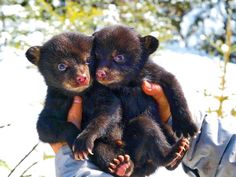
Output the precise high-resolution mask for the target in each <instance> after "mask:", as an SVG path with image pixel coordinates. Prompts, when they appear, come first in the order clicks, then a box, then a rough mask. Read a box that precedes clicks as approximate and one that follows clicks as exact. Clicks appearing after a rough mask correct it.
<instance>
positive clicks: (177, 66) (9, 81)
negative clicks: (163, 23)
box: [0, 47, 236, 177]
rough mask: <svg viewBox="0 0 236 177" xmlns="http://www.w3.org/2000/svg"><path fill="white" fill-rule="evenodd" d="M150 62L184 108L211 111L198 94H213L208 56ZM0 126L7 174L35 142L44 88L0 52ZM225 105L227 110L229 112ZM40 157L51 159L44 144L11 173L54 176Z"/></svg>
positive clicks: (171, 53)
mask: <svg viewBox="0 0 236 177" xmlns="http://www.w3.org/2000/svg"><path fill="white" fill-rule="evenodd" d="M153 60H154V61H155V62H157V63H158V64H160V65H162V66H163V67H165V68H166V69H167V70H168V71H170V72H172V73H174V74H175V75H176V77H177V78H178V79H179V81H180V83H181V85H182V87H183V89H184V92H185V94H186V97H187V99H188V101H189V103H190V107H191V106H193V107H197V108H198V109H205V110H206V108H207V107H209V106H214V105H215V106H217V104H216V102H214V101H212V100H210V99H208V98H206V97H204V96H203V91H204V89H207V90H209V92H215V93H217V90H218V85H219V71H220V67H219V66H220V64H221V63H220V62H219V60H216V59H213V58H211V57H209V56H200V55H197V54H194V53H193V52H192V51H191V50H188V49H181V48H177V47H174V48H167V49H165V50H159V51H158V52H156V54H155V55H154V56H153ZM227 69H228V75H227V89H226V90H227V94H233V93H234V97H232V98H233V99H234V100H235V93H236V84H235V81H234V80H235V76H236V65H235V64H229V65H228V68H227ZM0 80H1V92H0V98H1V99H0V107H1V110H0V117H1V119H0V125H5V124H8V123H10V124H11V126H9V127H5V128H1V129H0V139H1V142H2V143H1V150H0V159H1V160H4V161H6V163H7V164H8V165H9V167H10V168H13V167H14V166H15V165H16V164H17V163H18V162H19V161H20V160H21V159H22V158H23V157H24V155H25V154H27V153H28V152H29V151H30V150H31V149H32V147H33V146H34V145H35V144H36V143H37V142H38V136H37V132H36V129H35V125H36V120H37V117H38V114H39V112H40V110H41V109H42V106H43V102H44V98H45V93H46V86H45V84H44V81H43V79H42V76H41V75H40V74H39V72H38V71H37V69H36V67H34V66H32V64H31V63H29V62H28V61H27V59H26V58H25V56H24V51H19V50H16V49H14V48H10V47H5V48H4V49H3V50H2V53H1V56H0ZM233 99H232V100H229V101H228V103H227V105H228V107H229V108H227V109H230V107H232V106H235V102H233ZM44 154H46V155H53V152H52V150H51V149H50V147H49V146H48V145H47V144H43V143H40V144H39V146H38V147H37V148H36V150H35V151H33V153H32V154H31V155H30V156H29V157H28V158H27V159H26V160H25V161H24V162H23V163H22V165H20V167H19V168H17V170H16V171H15V172H14V173H13V175H12V176H13V177H14V176H16V177H17V176H19V175H20V174H21V173H22V172H23V171H24V170H25V169H26V168H27V167H29V166H30V165H31V164H32V163H34V162H37V161H39V163H38V164H37V165H35V166H34V167H32V169H31V170H30V173H32V174H33V175H32V176H33V177H39V176H45V177H52V176H55V173H54V161H53V160H54V159H49V160H43V157H44ZM8 173H9V170H7V169H5V168H2V167H1V166H0V174H1V176H2V177H5V176H7V175H8ZM158 175H159V176H162V177H169V176H170V175H172V176H173V177H175V176H176V177H179V176H181V177H185V176H187V175H186V174H184V172H183V170H182V168H181V167H179V168H178V169H177V170H175V171H167V170H165V169H164V168H160V169H159V172H158Z"/></svg>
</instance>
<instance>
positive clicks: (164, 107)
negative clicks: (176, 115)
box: [142, 80, 171, 123]
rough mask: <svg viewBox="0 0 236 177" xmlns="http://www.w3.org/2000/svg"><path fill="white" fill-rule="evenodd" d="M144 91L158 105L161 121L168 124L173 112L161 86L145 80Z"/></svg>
mask: <svg viewBox="0 0 236 177" xmlns="http://www.w3.org/2000/svg"><path fill="white" fill-rule="evenodd" d="M142 89H143V91H144V93H145V94H147V95H150V96H152V97H153V98H154V99H155V101H156V102H157V104H158V108H159V112H160V117H161V120H162V122H164V123H167V122H168V119H169V117H170V115H171V112H170V106H169V103H168V100H167V98H166V96H165V94H164V92H163V90H162V88H161V86H160V85H158V84H153V83H150V82H148V81H146V80H145V81H143V83H142Z"/></svg>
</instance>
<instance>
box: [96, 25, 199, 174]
mask: <svg viewBox="0 0 236 177" xmlns="http://www.w3.org/2000/svg"><path fill="white" fill-rule="evenodd" d="M94 36H95V41H94V47H95V55H96V60H97V64H96V78H97V81H98V82H99V83H101V84H102V85H104V86H107V87H108V88H110V89H111V90H113V93H115V95H116V96H117V97H118V98H119V99H120V100H121V105H122V111H123V112H122V113H123V115H122V118H123V122H125V129H124V133H123V138H124V141H125V144H126V146H125V148H126V152H127V153H128V154H129V155H130V156H131V160H132V161H133V163H134V172H133V174H132V175H131V176H137V177H143V176H147V175H150V174H151V173H153V172H154V171H155V170H156V169H157V167H158V166H166V167H167V168H169V169H174V168H175V167H171V166H169V165H170V163H171V162H172V161H173V159H175V158H176V155H177V154H176V152H178V151H180V149H179V148H180V147H181V148H182V147H188V141H187V140H186V138H183V137H182V138H180V139H179V140H176V137H175V136H173V132H170V130H168V129H167V127H166V126H165V125H164V124H163V123H162V122H161V119H160V116H159V112H158V109H157V104H156V102H155V101H154V99H153V98H151V97H150V96H147V95H145V94H144V93H143V91H142V89H141V84H142V82H143V80H148V81H150V82H152V83H158V84H160V85H161V87H162V89H163V91H164V93H165V95H166V97H167V99H168V102H169V104H170V109H171V115H172V119H173V123H172V128H173V131H174V132H175V133H176V135H177V136H178V137H180V136H181V135H183V136H184V137H188V136H194V135H195V133H197V127H196V125H195V123H194V122H193V120H192V117H191V113H190V111H189V108H188V105H187V102H186V99H185V97H184V94H183V92H182V89H181V87H180V85H179V83H178V81H177V80H176V78H175V77H174V75H173V74H171V73H169V72H167V71H166V70H165V69H163V68H162V67H160V66H158V65H156V64H154V63H153V62H152V61H150V60H149V55H150V54H152V53H153V52H154V51H155V50H156V49H157V48H158V45H159V42H158V40H157V39H156V38H154V37H152V36H145V37H141V36H140V35H139V34H137V33H136V32H135V31H134V29H131V28H129V27H124V26H110V27H105V28H103V29H102V30H100V31H98V32H95V33H94ZM112 167H113V169H111V171H115V170H117V169H119V167H118V166H116V163H115V161H114V163H112Z"/></svg>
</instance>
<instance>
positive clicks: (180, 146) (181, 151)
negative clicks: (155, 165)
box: [166, 138, 189, 170]
mask: <svg viewBox="0 0 236 177" xmlns="http://www.w3.org/2000/svg"><path fill="white" fill-rule="evenodd" d="M188 149H189V140H188V139H187V138H182V139H180V140H179V142H178V143H177V146H176V152H175V154H174V156H173V159H172V161H171V162H170V163H169V164H168V165H167V166H166V168H167V169H168V170H174V169H176V168H177V167H178V165H179V164H180V162H181V161H182V159H183V158H184V155H185V154H186V152H187V151H188Z"/></svg>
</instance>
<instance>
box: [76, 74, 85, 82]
mask: <svg viewBox="0 0 236 177" xmlns="http://www.w3.org/2000/svg"><path fill="white" fill-rule="evenodd" d="M87 80H88V78H87V77H86V76H85V75H80V76H77V77H76V82H77V83H78V84H87Z"/></svg>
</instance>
